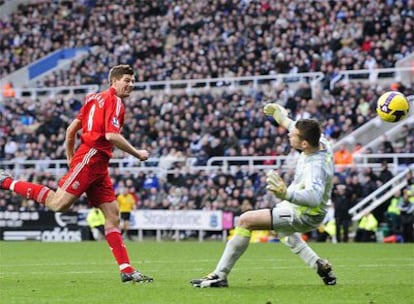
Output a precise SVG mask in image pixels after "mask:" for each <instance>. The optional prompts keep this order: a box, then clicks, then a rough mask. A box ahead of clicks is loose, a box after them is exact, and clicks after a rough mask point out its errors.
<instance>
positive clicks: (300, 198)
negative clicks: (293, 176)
mask: <svg viewBox="0 0 414 304" xmlns="http://www.w3.org/2000/svg"><path fill="white" fill-rule="evenodd" d="M304 171H305V172H306V173H305V174H306V177H305V180H304V187H303V188H299V189H298V188H297V187H295V186H292V187H288V189H287V191H286V199H287V200H288V201H290V202H291V203H293V204H295V205H299V206H308V207H316V206H318V205H319V204H320V203H321V202H322V199H323V194H324V191H325V184H326V176H325V174H324V171H323V169H322V168H321V167H320V166H318V165H316V164H313V165H312V167H305V168H304Z"/></svg>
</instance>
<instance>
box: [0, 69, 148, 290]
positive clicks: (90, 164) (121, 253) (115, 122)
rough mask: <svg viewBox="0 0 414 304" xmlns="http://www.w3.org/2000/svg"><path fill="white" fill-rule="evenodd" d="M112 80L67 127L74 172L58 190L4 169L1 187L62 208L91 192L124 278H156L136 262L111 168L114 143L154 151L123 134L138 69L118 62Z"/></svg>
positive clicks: (141, 153) (140, 153)
mask: <svg viewBox="0 0 414 304" xmlns="http://www.w3.org/2000/svg"><path fill="white" fill-rule="evenodd" d="M109 80H110V88H109V89H108V90H106V91H104V92H101V93H97V94H95V93H92V94H90V95H88V96H87V97H86V98H85V103H84V105H83V107H82V109H81V111H80V113H79V114H78V116H77V117H76V118H75V119H74V120H73V121H72V122H71V123H70V125H69V127H68V128H67V130H66V140H65V148H66V155H67V161H68V164H69V172H68V173H67V174H66V175H65V176H64V177H63V178H62V179H60V181H59V187H58V189H57V190H56V191H53V190H52V189H50V188H48V187H46V186H43V185H41V184H34V183H30V182H26V181H22V180H14V179H13V178H12V177H11V176H10V175H9V174H8V173H7V172H6V171H4V170H1V171H0V188H1V189H4V190H10V191H12V192H15V193H17V194H19V195H21V196H25V197H26V198H27V199H33V200H36V201H37V202H39V203H40V204H42V205H44V206H46V207H47V208H49V209H50V210H53V211H56V212H59V211H66V210H67V209H69V208H70V206H71V205H73V204H74V203H75V201H76V200H77V199H78V198H79V197H80V196H81V195H82V194H83V193H86V195H87V197H88V199H89V201H90V204H91V205H93V206H94V207H98V208H100V209H101V210H102V212H103V214H104V215H105V236H106V240H107V242H108V245H109V247H110V248H111V249H112V253H113V255H114V258H115V259H116V261H117V263H118V265H119V269H120V272H121V281H122V282H127V281H133V282H152V281H153V279H152V278H151V277H148V276H146V275H144V274H142V273H140V272H139V271H137V270H135V269H134V267H133V266H132V265H130V262H129V257H128V252H127V249H126V247H125V245H124V242H123V240H122V236H121V232H120V229H119V207H118V203H117V201H116V197H115V192H114V189H113V185H112V182H111V179H110V177H109V173H108V172H109V170H108V167H109V160H110V158H111V157H112V150H113V147H114V146H115V147H117V148H119V149H121V150H123V151H124V152H126V153H128V154H130V155H132V156H134V157H136V158H137V159H139V160H141V161H145V160H146V159H148V156H149V153H148V151H147V150H139V149H136V148H135V147H134V146H132V145H131V144H130V143H129V141H128V140H127V139H125V137H123V136H122V135H121V134H120V131H121V128H122V126H123V124H124V106H123V104H122V98H126V97H128V96H129V95H130V94H131V91H132V87H133V83H134V80H135V79H134V71H133V69H132V68H131V67H130V66H128V65H119V66H114V67H113V68H111V70H110V71H109ZM81 129H82V134H81V140H82V142H81V145H80V146H79V147H78V148H77V150H76V152H75V140H76V134H77V133H78V131H80V130H81Z"/></svg>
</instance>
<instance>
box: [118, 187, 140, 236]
mask: <svg viewBox="0 0 414 304" xmlns="http://www.w3.org/2000/svg"><path fill="white" fill-rule="evenodd" d="M116 200H117V201H118V204H119V212H120V226H121V234H122V236H124V237H126V238H128V239H129V240H131V235H130V234H129V226H130V221H131V212H132V210H133V209H135V204H136V203H137V201H136V198H135V197H134V195H133V194H132V193H130V192H129V188H128V186H127V185H124V186H123V187H122V188H121V189H119V194H118V195H117V196H116Z"/></svg>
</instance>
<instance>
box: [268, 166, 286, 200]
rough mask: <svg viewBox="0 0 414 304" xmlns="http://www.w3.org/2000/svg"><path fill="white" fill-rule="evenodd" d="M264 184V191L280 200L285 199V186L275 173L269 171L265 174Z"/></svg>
mask: <svg viewBox="0 0 414 304" xmlns="http://www.w3.org/2000/svg"><path fill="white" fill-rule="evenodd" d="M266 183H267V186H266V189H267V190H268V191H270V192H272V193H273V194H274V195H276V196H277V197H278V198H280V199H285V198H286V192H287V190H286V184H285V182H284V181H283V180H282V178H281V177H280V176H279V174H278V173H277V172H276V171H274V170H271V171H269V172H268V173H267V178H266Z"/></svg>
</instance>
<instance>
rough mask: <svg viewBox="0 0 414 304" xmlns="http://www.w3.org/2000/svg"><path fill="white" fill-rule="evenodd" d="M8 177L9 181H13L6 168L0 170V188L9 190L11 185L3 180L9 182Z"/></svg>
mask: <svg viewBox="0 0 414 304" xmlns="http://www.w3.org/2000/svg"><path fill="white" fill-rule="evenodd" d="M6 179H9V180H8V181H9V183H11V181H12V176H11V174H10V173H9V172H7V171H6V170H0V189H3V190H9V185H3V182H5V184H6V183H7V182H8V181H6Z"/></svg>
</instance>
